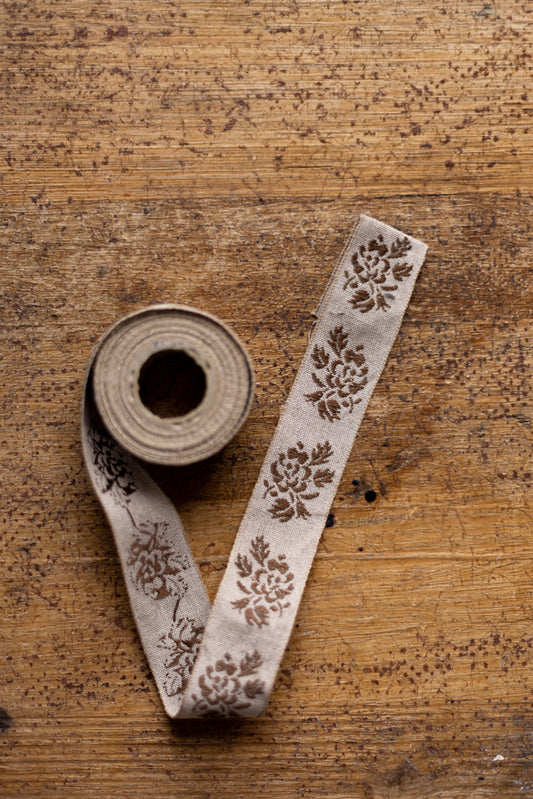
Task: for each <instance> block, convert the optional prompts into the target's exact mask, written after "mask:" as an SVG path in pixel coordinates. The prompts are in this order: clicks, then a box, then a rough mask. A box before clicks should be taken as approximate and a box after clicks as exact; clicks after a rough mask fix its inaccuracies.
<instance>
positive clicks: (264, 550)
mask: <svg viewBox="0 0 533 799" xmlns="http://www.w3.org/2000/svg"><path fill="white" fill-rule="evenodd" d="M250 552H251V554H252V555H253V557H254V558H255V559H256V561H257V562H258V563H259V564H260V565H261V566H264V564H265V560H266V559H267V558H268V556H269V555H270V547H269V545H268V544H267V542H266V541H265V539H264V537H263V536H262V535H258V536H257V538H254V540H253V541H252V544H251V547H250ZM250 571H251V568H250Z"/></svg>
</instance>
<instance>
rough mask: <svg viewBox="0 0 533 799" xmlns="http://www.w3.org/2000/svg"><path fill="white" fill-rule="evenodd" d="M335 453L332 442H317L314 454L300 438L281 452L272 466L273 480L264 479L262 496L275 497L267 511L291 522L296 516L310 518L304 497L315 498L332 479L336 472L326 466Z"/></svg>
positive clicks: (284, 520)
mask: <svg viewBox="0 0 533 799" xmlns="http://www.w3.org/2000/svg"><path fill="white" fill-rule="evenodd" d="M332 455H333V450H332V449H331V444H330V443H329V441H326V442H324V443H323V444H317V445H316V447H315V448H314V449H313V450H312V452H311V455H309V454H308V453H307V452H306V451H305V448H304V445H303V444H302V442H301V441H297V442H296V446H295V447H289V449H288V450H287V452H282V453H281V454H280V455H278V457H277V458H276V460H275V461H274V462H273V463H272V464H271V465H270V474H271V480H265V481H264V485H265V486H266V491H265V493H264V494H263V497H266V496H270V497H272V498H273V499H274V502H273V504H272V505H271V506H270V508H269V509H268V511H269V513H271V514H272V516H273V517H274V518H275V519H279V520H280V521H282V522H288V521H289V519H292V518H293V516H295V515H296V518H301V519H308V518H309V517H310V515H311V514H310V513H309V511H308V509H307V507H306V505H305V503H304V501H303V500H305V501H308V500H311V499H315V497H318V495H319V494H320V489H321V488H322V487H323V486H325V485H326V484H327V483H331V481H332V480H333V477H334V476H335V472H332V471H331V470H330V469H326V468H324V464H325V463H327V462H328V460H329V459H330V458H331V456H332ZM317 489H318V490H317ZM282 494H283V496H280V495H282Z"/></svg>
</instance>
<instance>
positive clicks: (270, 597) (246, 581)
mask: <svg viewBox="0 0 533 799" xmlns="http://www.w3.org/2000/svg"><path fill="white" fill-rule="evenodd" d="M249 555H250V557H248V555H237V559H236V561H235V565H236V567H237V571H238V573H239V577H240V578H241V579H240V580H237V586H238V588H239V590H240V591H241V593H243V594H244V596H243V597H242V598H241V599H236V600H235V601H234V602H232V603H231V604H232V605H233V607H234V608H236V609H237V610H238V611H239V612H240V611H244V617H245V619H246V621H247V622H248V624H252V625H253V624H255V625H257V627H263V626H264V625H268V623H269V619H270V616H271V615H273V614H278V615H279V616H281V614H282V613H283V611H284V609H285V608H288V607H289V606H290V604H291V603H290V602H288V601H286V600H287V597H288V596H289V595H290V594H291V593H292V591H293V590H294V582H293V580H294V574H292V572H291V571H290V569H289V565H288V563H287V559H286V557H285V555H278V557H277V558H271V557H270V546H269V545H268V544H267V542H266V541H265V539H264V537H263V536H262V535H258V536H257V537H256V538H254V540H253V541H252V543H251V545H250V550H249Z"/></svg>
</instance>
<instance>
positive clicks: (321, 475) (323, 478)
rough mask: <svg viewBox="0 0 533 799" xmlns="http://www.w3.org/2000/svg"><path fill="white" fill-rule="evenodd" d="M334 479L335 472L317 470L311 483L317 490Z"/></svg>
mask: <svg viewBox="0 0 533 799" xmlns="http://www.w3.org/2000/svg"><path fill="white" fill-rule="evenodd" d="M334 477H335V472H332V471H330V470H329V469H318V470H317V471H316V472H315V474H314V476H313V483H314V484H315V485H316V487H317V488H322V487H323V486H325V485H326V484H327V483H331V481H332V480H333V478H334Z"/></svg>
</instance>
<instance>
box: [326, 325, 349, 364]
mask: <svg viewBox="0 0 533 799" xmlns="http://www.w3.org/2000/svg"><path fill="white" fill-rule="evenodd" d="M347 343H348V334H347V333H345V332H344V330H343V328H342V326H339V327H336V328H335V330H331V331H330V334H329V338H328V344H329V346H330V347H331V349H332V350H333V352H334V353H335V355H337V357H339V358H342V351H343V349H344V348H345V347H346V345H347Z"/></svg>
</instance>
